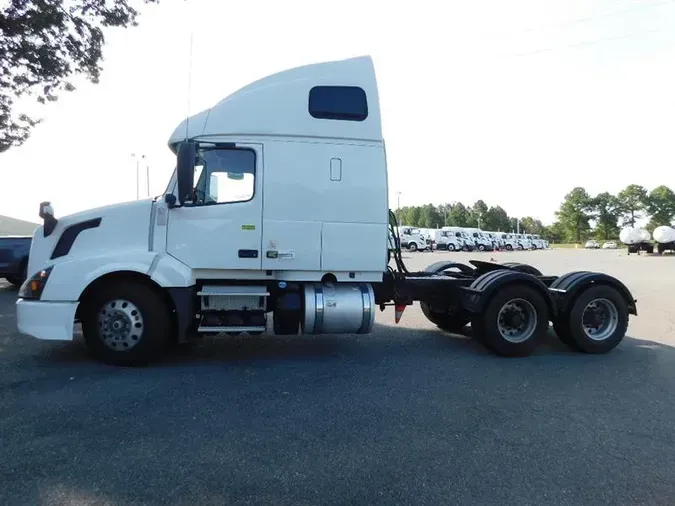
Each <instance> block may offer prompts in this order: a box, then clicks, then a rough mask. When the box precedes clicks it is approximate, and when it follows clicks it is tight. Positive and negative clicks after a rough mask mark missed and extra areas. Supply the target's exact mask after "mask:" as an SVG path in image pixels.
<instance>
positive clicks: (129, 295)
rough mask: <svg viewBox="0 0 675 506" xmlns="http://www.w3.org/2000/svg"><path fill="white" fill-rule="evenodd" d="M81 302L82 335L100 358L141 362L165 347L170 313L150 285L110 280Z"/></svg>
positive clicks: (121, 363) (169, 328) (112, 362)
mask: <svg viewBox="0 0 675 506" xmlns="http://www.w3.org/2000/svg"><path fill="white" fill-rule="evenodd" d="M83 304H84V307H83V308H82V309H83V311H82V330H83V333H84V339H85V341H86V343H87V346H88V348H89V350H90V351H91V353H92V354H93V355H94V356H95V357H96V358H97V359H99V360H101V361H102V362H104V363H107V364H115V365H145V364H147V363H148V362H151V361H153V360H156V359H158V358H160V357H161V355H162V354H163V352H164V351H165V350H166V348H167V345H168V343H169V340H170V336H171V331H172V325H171V314H170V312H169V308H168V307H167V306H166V304H165V303H164V301H163V300H162V298H161V296H160V295H159V294H158V293H157V292H156V291H155V290H153V289H152V288H150V287H148V286H146V285H143V284H140V283H134V282H114V283H110V284H106V285H105V286H103V287H101V288H99V289H98V290H97V291H96V292H94V293H93V294H92V295H91V296H90V297H89V299H88V300H87V301H85V302H84V303H83Z"/></svg>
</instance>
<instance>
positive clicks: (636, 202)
mask: <svg viewBox="0 0 675 506" xmlns="http://www.w3.org/2000/svg"><path fill="white" fill-rule="evenodd" d="M617 198H618V200H619V204H620V206H621V217H622V218H623V221H622V224H623V225H630V226H631V227H634V226H635V220H638V219H640V218H641V217H642V212H643V211H644V210H645V208H646V205H647V199H648V195H647V189H646V188H645V187H644V186H640V185H638V184H631V185H628V186H626V188H624V189H623V190H621V191H620V192H619V194H618V195H617Z"/></svg>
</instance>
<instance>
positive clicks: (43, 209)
mask: <svg viewBox="0 0 675 506" xmlns="http://www.w3.org/2000/svg"><path fill="white" fill-rule="evenodd" d="M47 216H51V217H52V218H53V217H54V208H52V204H51V202H41V203H40V218H42V219H43V220H44V219H46V218H47Z"/></svg>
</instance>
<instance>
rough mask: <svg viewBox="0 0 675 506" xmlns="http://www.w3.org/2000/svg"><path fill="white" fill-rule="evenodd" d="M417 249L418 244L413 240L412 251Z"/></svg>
mask: <svg viewBox="0 0 675 506" xmlns="http://www.w3.org/2000/svg"><path fill="white" fill-rule="evenodd" d="M416 249H417V245H416V244H415V243H414V242H413V243H411V244H410V251H415V250H416Z"/></svg>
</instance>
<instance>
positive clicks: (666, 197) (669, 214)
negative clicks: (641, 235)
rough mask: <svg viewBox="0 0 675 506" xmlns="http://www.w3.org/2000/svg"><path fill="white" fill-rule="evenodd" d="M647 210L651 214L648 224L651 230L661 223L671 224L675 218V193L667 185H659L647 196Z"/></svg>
mask: <svg viewBox="0 0 675 506" xmlns="http://www.w3.org/2000/svg"><path fill="white" fill-rule="evenodd" d="M646 210H647V213H649V215H650V216H651V220H650V221H649V225H647V227H648V228H649V229H650V230H654V229H655V228H656V227H658V226H661V225H670V224H671V223H672V222H673V219H674V218H675V193H673V190H671V189H670V188H668V187H667V186H664V185H661V186H657V187H656V188H654V189H653V190H652V191H651V192H650V193H649V196H648V197H647V202H646Z"/></svg>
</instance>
